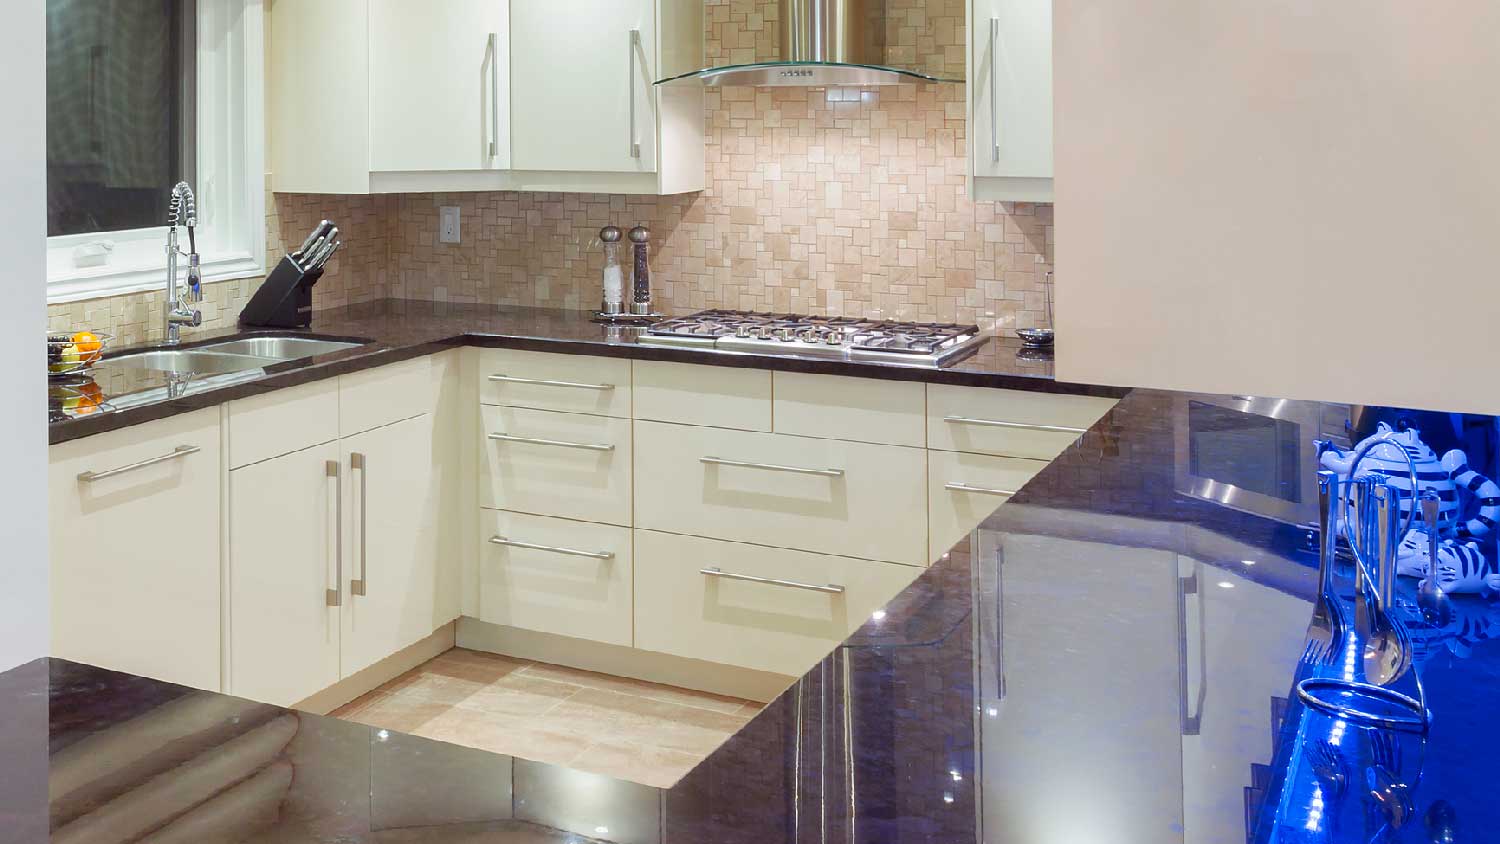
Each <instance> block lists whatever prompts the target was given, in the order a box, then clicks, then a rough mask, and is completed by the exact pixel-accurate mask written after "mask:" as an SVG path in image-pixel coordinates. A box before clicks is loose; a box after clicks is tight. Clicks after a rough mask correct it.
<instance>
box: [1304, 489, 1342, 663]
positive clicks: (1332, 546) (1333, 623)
mask: <svg viewBox="0 0 1500 844" xmlns="http://www.w3.org/2000/svg"><path fill="white" fill-rule="evenodd" d="M1338 483H1339V481H1338V476H1337V475H1335V474H1334V473H1333V472H1326V471H1325V472H1319V473H1318V527H1319V529H1320V533H1319V535H1318V536H1319V542H1318V600H1317V602H1316V603H1315V604H1314V605H1313V617H1312V624H1311V626H1310V627H1309V628H1308V631H1307V635H1308V638H1309V639H1311V640H1313V641H1318V642H1322V643H1323V644H1324V645H1325V646H1327V647H1330V648H1331V647H1335V646H1337V645H1342V643H1343V639H1344V614H1343V611H1342V610H1341V609H1340V608H1339V606H1338V605H1337V601H1338V599H1337V597H1335V593H1334V589H1333V561H1334V557H1335V556H1336V554H1337V552H1338V502H1339V491H1338V490H1339V488H1338Z"/></svg>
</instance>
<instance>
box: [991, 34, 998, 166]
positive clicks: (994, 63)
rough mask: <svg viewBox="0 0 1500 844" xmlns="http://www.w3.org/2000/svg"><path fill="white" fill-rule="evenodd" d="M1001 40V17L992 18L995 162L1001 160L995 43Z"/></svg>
mask: <svg viewBox="0 0 1500 844" xmlns="http://www.w3.org/2000/svg"><path fill="white" fill-rule="evenodd" d="M999 42H1000V19H999V18H990V142H991V143H993V144H994V156H995V159H994V160H995V162H996V163H999V161H1000V98H999V93H998V91H997V90H996V89H997V88H998V87H999V85H998V84H997V83H996V82H995V75H996V71H998V70H999V64H1000V54H999V53H997V52H995V45H996V44H998V43H999Z"/></svg>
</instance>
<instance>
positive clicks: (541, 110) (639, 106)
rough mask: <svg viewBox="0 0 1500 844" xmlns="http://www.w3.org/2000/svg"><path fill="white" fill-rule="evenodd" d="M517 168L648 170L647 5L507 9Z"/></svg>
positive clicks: (625, 1) (587, 2) (650, 35)
mask: <svg viewBox="0 0 1500 844" xmlns="http://www.w3.org/2000/svg"><path fill="white" fill-rule="evenodd" d="M510 24H511V29H510V32H511V67H512V69H513V70H514V72H515V79H516V82H515V84H514V85H512V86H511V117H512V125H513V127H514V128H513V132H512V161H513V164H514V167H515V169H517V170H553V171H567V172H607V173H608V172H613V173H652V172H655V171H656V167H657V164H656V136H657V131H656V125H657V121H656V90H655V86H654V85H653V84H652V83H653V82H654V81H655V78H656V77H655V76H654V74H655V72H656V65H657V61H656V55H657V53H656V3H655V2H653V0H548V2H536V0H525V1H524V2H518V3H514V4H512V6H511V17H510Z"/></svg>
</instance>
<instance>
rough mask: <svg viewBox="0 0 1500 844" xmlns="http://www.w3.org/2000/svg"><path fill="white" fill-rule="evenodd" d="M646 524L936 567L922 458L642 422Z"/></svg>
mask: <svg viewBox="0 0 1500 844" xmlns="http://www.w3.org/2000/svg"><path fill="white" fill-rule="evenodd" d="M635 436H636V449H637V454H638V455H639V463H640V466H641V467H642V468H641V471H640V472H638V473H637V475H636V487H637V490H636V491H637V493H638V494H637V496H636V501H637V513H636V524H637V525H639V526H640V527H643V528H654V529H657V530H665V531H671V532H673V533H690V534H696V535H699V536H710V537H715V538H718V539H732V540H736V541H741V542H758V543H763V544H766V545H778V546H783V547H787V548H802V549H805V550H808V551H817V552H820V553H824V554H843V555H847V556H851V557H863V558H865V559H870V560H888V561H891V562H897V563H907V564H910V565H926V564H927V562H928V560H927V529H926V528H927V525H926V519H925V513H926V508H927V501H926V495H925V494H924V486H923V478H924V477H925V476H926V466H927V457H926V453H925V452H923V451H922V450H921V449H915V448H902V447H900V446H884V445H869V444H866V443H853V442H844V441H841V440H816V439H809V438H806V437H789V436H783V435H780V434H757V433H750V432H745V431H725V430H721V429H718V428H697V427H690V426H686V425H667V424H663V423H659V422H637V423H636V429H635Z"/></svg>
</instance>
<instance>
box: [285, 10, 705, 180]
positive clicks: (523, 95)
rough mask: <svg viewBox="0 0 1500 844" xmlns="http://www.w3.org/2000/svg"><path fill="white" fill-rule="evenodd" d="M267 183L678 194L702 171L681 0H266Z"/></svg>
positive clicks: (691, 19)
mask: <svg viewBox="0 0 1500 844" xmlns="http://www.w3.org/2000/svg"><path fill="white" fill-rule="evenodd" d="M271 16H272V23H271V27H270V29H271V38H270V41H271V45H270V50H271V61H270V63H269V64H270V74H271V78H270V98H271V105H270V108H269V109H268V111H269V113H270V115H271V116H270V137H271V142H270V148H271V170H272V178H273V187H274V189H275V190H277V191H283V192H292V193H296V192H301V193H356V194H358V193H396V192H426V191H463V190H547V191H586V192H607V193H637V194H656V193H683V192H687V191H695V190H702V189H703V187H704V185H705V179H706V174H705V162H704V138H703V131H704V127H703V102H704V95H703V92H702V91H701V90H692V89H684V90H671V91H658V90H657V89H656V87H655V86H654V85H653V84H652V83H653V82H654V81H655V80H656V79H659V78H661V77H662V76H664V75H670V74H673V73H678V72H683V71H686V70H690V69H694V68H697V67H699V66H701V64H702V60H703V35H704V29H703V8H702V4H701V3H699V2H692V0H549V2H531V0H526V2H509V0H431V2H426V3H414V2H411V1H410V0H277V2H276V4H275V5H274V6H273V8H272V12H271Z"/></svg>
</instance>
